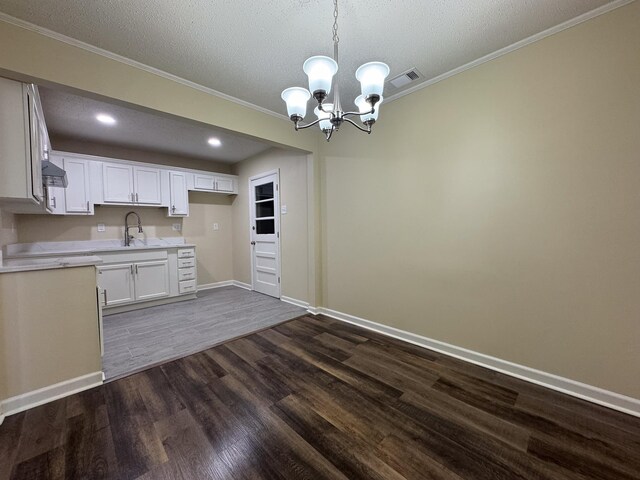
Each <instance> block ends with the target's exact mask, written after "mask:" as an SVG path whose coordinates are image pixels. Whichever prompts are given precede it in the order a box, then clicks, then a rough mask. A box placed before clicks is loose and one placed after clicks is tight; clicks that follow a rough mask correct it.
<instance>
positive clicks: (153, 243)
mask: <svg viewBox="0 0 640 480" xmlns="http://www.w3.org/2000/svg"><path fill="white" fill-rule="evenodd" d="M178 247H182V248H184V247H195V245H194V244H190V243H184V238H182V237H166V238H147V239H134V240H132V241H131V246H129V247H125V246H124V245H123V242H122V240H83V241H76V242H73V241H72V242H37V243H15V244H13V245H7V246H6V247H5V248H4V258H5V262H4V264H7V262H8V261H10V260H13V259H20V258H22V259H29V258H38V257H56V256H62V255H82V256H85V257H86V256H88V255H96V254H100V253H104V252H114V251H133V250H157V249H167V248H178Z"/></svg>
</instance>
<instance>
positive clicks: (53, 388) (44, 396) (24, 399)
mask: <svg viewBox="0 0 640 480" xmlns="http://www.w3.org/2000/svg"><path fill="white" fill-rule="evenodd" d="M98 385H102V372H93V373H88V374H86V375H82V376H80V377H76V378H70V379H69V380H65V381H64V382H60V383H55V384H53V385H49V386H47V387H44V388H39V389H38V390H33V391H31V392H27V393H23V394H22V395H17V396H15V397H11V398H7V399H6V400H2V402H0V411H1V412H2V416H3V417H4V416H9V415H14V414H16V413H20V412H22V411H24V410H28V409H29V408H33V407H37V406H39V405H43V404H45V403H49V402H52V401H54V400H58V399H59V398H63V397H67V396H69V395H73V394H74V393H78V392H82V391H83V390H88V389H90V388H93V387H97V386H98Z"/></svg>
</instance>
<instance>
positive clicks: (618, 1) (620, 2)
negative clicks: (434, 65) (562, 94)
mask: <svg viewBox="0 0 640 480" xmlns="http://www.w3.org/2000/svg"><path fill="white" fill-rule="evenodd" d="M634 1H635V0H614V1H613V2H611V3H607V4H606V5H602V6H601V7H598V8H596V9H594V10H591V11H589V12H586V13H583V14H582V15H578V16H577V17H574V18H571V19H569V20H567V21H566V22H562V23H560V24H558V25H556V26H554V27H551V28H548V29H546V30H543V31H542V32H540V33H535V34H533V35H531V36H530V37H527V38H525V39H522V40H520V41H518V42H515V43H512V44H511V45H508V46H506V47H504V48H501V49H500V50H496V51H495V52H492V53H489V54H487V55H485V56H484V57H480V58H478V59H476V60H473V61H471V62H469V63H466V64H464V65H461V66H460V67H456V68H454V69H453V70H449V71H448V72H445V73H443V74H440V75H438V76H437V77H433V78H430V79H428V80H425V81H424V82H422V83H420V84H418V85H415V86H413V87H411V88H407V89H406V90H403V91H401V92H398V93H396V94H393V95H390V96H388V97H386V96H385V97H384V103H389V102H393V101H394V100H397V99H399V98H402V97H404V96H405V95H409V94H410V93H414V92H417V91H418V90H422V89H423V88H427V87H428V86H430V85H433V84H435V83H438V82H441V81H443V80H446V79H447V78H449V77H453V76H454V75H457V74H459V73H462V72H464V71H466V70H469V69H471V68H474V67H477V66H479V65H482V64H483V63H486V62H490V61H491V60H494V59H496V58H498V57H501V56H503V55H506V54H507V53H511V52H513V51H515V50H518V49H520V48H522V47H526V46H527V45H530V44H532V43H535V42H537V41H539V40H542V39H543V38H547V37H550V36H551V35H555V34H556V33H560V32H562V31H563V30H567V29H568V28H571V27H575V26H576V25H579V24H581V23H584V22H586V21H588V20H591V19H592V18H596V17H599V16H600V15H603V14H605V13H608V12H610V11H612V10H615V9H617V8H620V7H624V6H625V5H628V4H630V3H633V2H634Z"/></svg>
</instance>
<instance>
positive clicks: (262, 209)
mask: <svg viewBox="0 0 640 480" xmlns="http://www.w3.org/2000/svg"><path fill="white" fill-rule="evenodd" d="M273 213H274V209H273V200H267V201H266V202H260V203H256V218H261V217H273Z"/></svg>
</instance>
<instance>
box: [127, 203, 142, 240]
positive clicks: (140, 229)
mask: <svg viewBox="0 0 640 480" xmlns="http://www.w3.org/2000/svg"><path fill="white" fill-rule="evenodd" d="M132 213H133V214H134V215H135V216H136V217H138V233H142V220H140V215H138V214H137V213H136V212H134V211H133V210H132V211H130V212H129V213H127V214H126V215H125V216H124V246H125V247H130V246H131V240H133V235H129V229H130V228H131V227H132V226H133V225H129V215H131V214H132Z"/></svg>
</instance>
